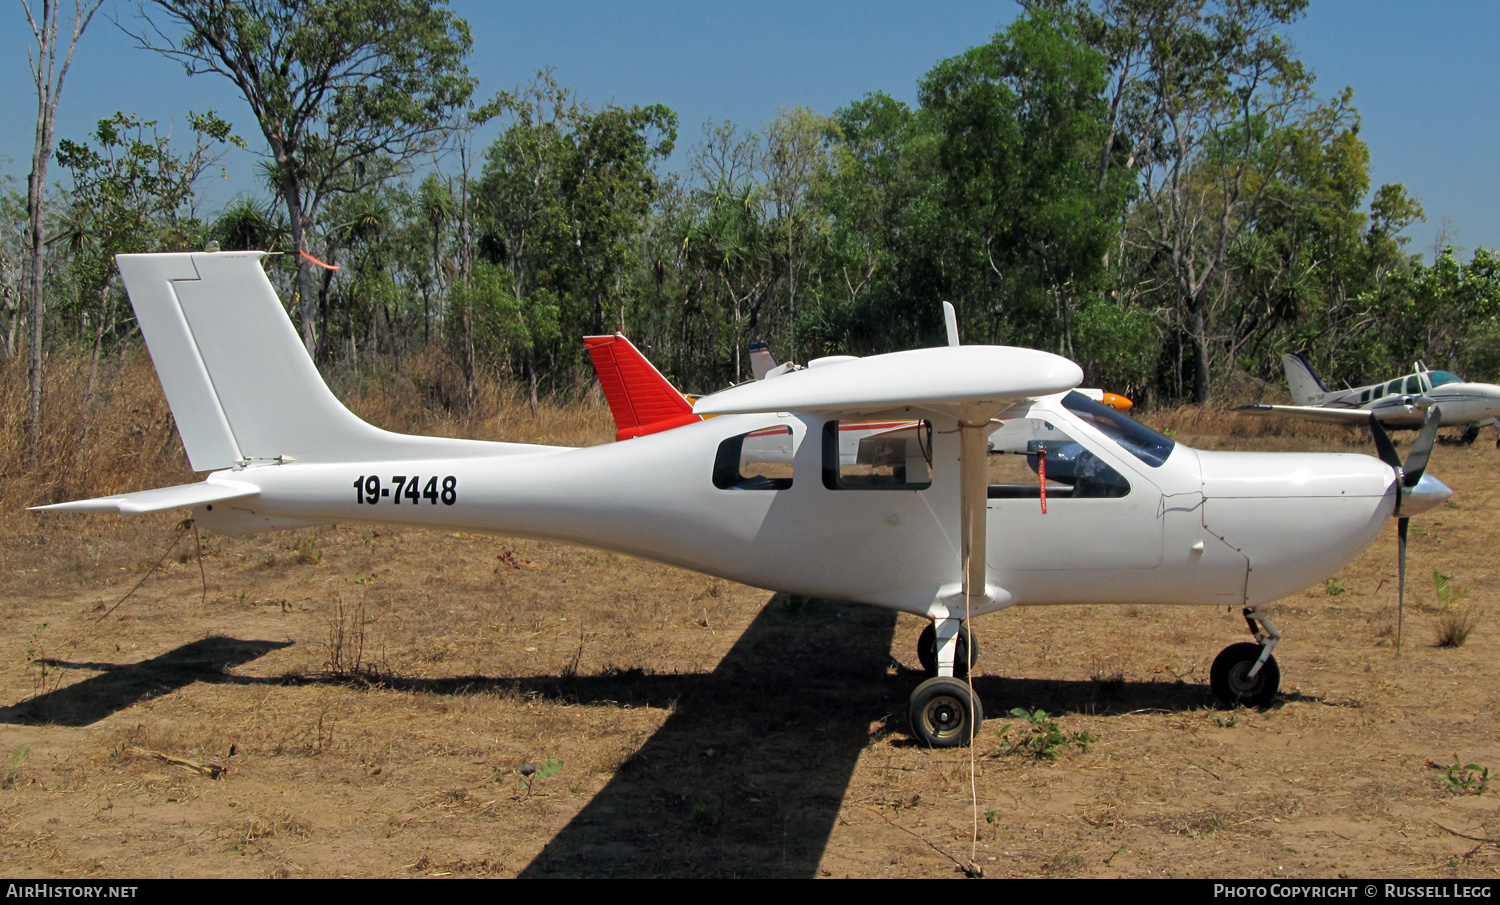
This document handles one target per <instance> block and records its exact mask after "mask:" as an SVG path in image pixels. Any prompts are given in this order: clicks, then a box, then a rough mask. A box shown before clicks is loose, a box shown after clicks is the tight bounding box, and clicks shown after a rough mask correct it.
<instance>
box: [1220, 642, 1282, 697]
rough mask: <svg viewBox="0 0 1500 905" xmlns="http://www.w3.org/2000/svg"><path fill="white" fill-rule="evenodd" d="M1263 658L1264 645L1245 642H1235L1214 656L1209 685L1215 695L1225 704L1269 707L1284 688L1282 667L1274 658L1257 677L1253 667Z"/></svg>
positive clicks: (1268, 661) (1263, 667)
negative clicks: (1261, 646) (1251, 672)
mask: <svg viewBox="0 0 1500 905" xmlns="http://www.w3.org/2000/svg"><path fill="white" fill-rule="evenodd" d="M1259 659H1260V645H1259V644H1252V643H1251V642H1249V641H1243V642H1241V643H1239V644H1231V645H1229V646H1228V647H1226V648H1224V649H1223V650H1222V651H1220V652H1219V655H1218V656H1217V657H1215V658H1214V665H1213V668H1212V669H1210V670H1209V671H1208V684H1209V687H1210V688H1212V689H1213V692H1214V697H1215V698H1217V699H1218V701H1219V704H1220V705H1221V706H1224V707H1266V706H1269V705H1270V703H1271V701H1272V699H1274V698H1275V697H1276V692H1277V691H1278V690H1279V689H1280V688H1281V667H1279V666H1277V665H1276V658H1275V657H1270V658H1267V660H1266V665H1265V666H1262V667H1261V668H1260V672H1259V673H1258V674H1257V675H1256V676H1255V678H1253V679H1252V678H1250V677H1249V673H1250V668H1251V667H1253V666H1254V665H1255V661H1256V660H1259Z"/></svg>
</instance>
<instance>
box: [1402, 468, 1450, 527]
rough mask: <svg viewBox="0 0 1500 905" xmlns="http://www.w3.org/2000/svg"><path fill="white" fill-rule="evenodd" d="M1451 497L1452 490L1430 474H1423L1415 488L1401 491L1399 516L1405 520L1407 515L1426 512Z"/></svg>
mask: <svg viewBox="0 0 1500 905" xmlns="http://www.w3.org/2000/svg"><path fill="white" fill-rule="evenodd" d="M1451 496H1453V490H1452V489H1451V488H1450V487H1449V486H1448V485H1447V484H1444V483H1443V482H1442V481H1439V480H1438V479H1437V478H1435V477H1433V476H1432V475H1430V474H1423V475H1422V479H1421V480H1420V481H1418V482H1417V486H1415V487H1413V488H1411V489H1410V490H1404V491H1402V495H1401V516H1402V517H1403V518H1405V517H1406V516H1408V515H1416V514H1417V513H1419V512H1426V511H1427V510H1429V509H1431V508H1432V507H1434V506H1436V505H1437V504H1439V503H1441V502H1443V501H1444V500H1446V499H1448V497H1451Z"/></svg>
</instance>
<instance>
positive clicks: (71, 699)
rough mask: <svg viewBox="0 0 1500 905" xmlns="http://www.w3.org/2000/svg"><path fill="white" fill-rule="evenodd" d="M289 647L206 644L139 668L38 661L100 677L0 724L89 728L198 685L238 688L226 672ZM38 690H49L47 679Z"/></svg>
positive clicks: (15, 708)
mask: <svg viewBox="0 0 1500 905" xmlns="http://www.w3.org/2000/svg"><path fill="white" fill-rule="evenodd" d="M291 643H292V642H290V641H241V640H239V639H237V638H204V639H202V640H201V641H194V642H192V643H191V644H184V645H183V646H182V647H179V648H176V649H175V650H171V651H168V652H167V653H165V654H162V655H161V656H160V657H153V658H152V659H150V660H143V661H141V662H139V663H125V664H120V663H74V662H71V661H67V660H56V659H47V660H38V661H36V663H37V665H38V667H41V666H45V667H46V668H47V669H49V670H69V669H89V670H96V671H99V672H100V673H101V674H100V675H97V676H91V677H89V678H87V679H84V680H83V681H82V682H75V683H73V684H72V685H68V686H67V687H63V688H54V689H52V690H49V691H43V692H42V693H41V694H38V695H36V696H34V697H31V698H28V699H27V700H25V701H21V702H20V703H18V704H14V705H12V706H10V707H0V723H12V724H14V723H51V724H53V725H56V726H88V725H90V724H93V723H97V722H99V721H100V720H102V719H104V718H105V717H107V716H110V715H111V714H113V713H117V712H119V711H121V710H124V709H125V708H127V707H130V706H132V705H134V704H137V703H139V702H141V701H144V700H147V699H150V698H155V697H159V696H161V695H164V694H167V693H169V692H173V691H176V690H177V689H179V688H183V687H186V686H188V685H191V684H193V683H194V682H221V683H222V682H237V681H240V680H239V678H238V677H236V676H231V675H229V673H228V670H229V669H231V668H233V667H236V666H240V665H242V664H245V663H249V662H250V661H252V660H256V659H259V658H260V657H264V656H265V655H266V654H268V653H270V652H271V651H273V650H277V649H279V648H283V647H287V646H289V645H290V644H291ZM39 684H42V685H47V684H51V683H50V680H49V679H47V678H46V676H45V674H44V673H43V674H41V676H40V677H39Z"/></svg>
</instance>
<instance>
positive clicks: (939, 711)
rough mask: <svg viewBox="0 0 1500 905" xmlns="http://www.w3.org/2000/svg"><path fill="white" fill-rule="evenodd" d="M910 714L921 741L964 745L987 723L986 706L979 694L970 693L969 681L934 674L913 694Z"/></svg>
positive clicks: (930, 744)
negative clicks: (971, 721) (985, 719)
mask: <svg viewBox="0 0 1500 905" xmlns="http://www.w3.org/2000/svg"><path fill="white" fill-rule="evenodd" d="M907 717H908V718H909V719H910V720H911V731H912V734H913V735H915V736H916V737H917V741H919V742H921V743H922V744H924V745H927V746H928V747H931V748H962V747H964V746H965V745H967V744H969V740H970V739H971V738H973V737H974V736H976V735H978V733H979V727H980V725H981V724H982V723H983V722H984V705H982V704H980V703H979V695H977V694H970V692H969V685H968V683H967V682H964V681H962V680H959V679H950V678H947V677H946V676H934V677H933V678H931V679H928V680H927V681H925V682H923V683H922V684H921V685H918V686H917V690H916V691H913V692H912V693H911V704H910V705H909V706H908V708H907ZM971 718H972V720H973V723H972V726H971V724H970V719H971Z"/></svg>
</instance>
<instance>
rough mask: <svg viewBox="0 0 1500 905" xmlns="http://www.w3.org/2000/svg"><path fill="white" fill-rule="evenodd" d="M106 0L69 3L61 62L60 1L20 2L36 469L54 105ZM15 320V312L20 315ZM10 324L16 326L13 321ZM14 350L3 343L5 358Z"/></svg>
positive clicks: (31, 435) (31, 442)
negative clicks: (30, 90)
mask: <svg viewBox="0 0 1500 905" xmlns="http://www.w3.org/2000/svg"><path fill="white" fill-rule="evenodd" d="M103 2H104V0H73V15H72V24H71V29H70V30H71V34H70V35H69V38H68V47H67V50H66V51H64V52H63V56H62V60H61V61H59V60H58V58H57V54H58V50H59V48H60V44H59V39H60V38H61V34H60V33H59V32H58V10H59V8H60V7H61V6H62V5H63V3H62V0H41V7H40V8H39V9H34V8H33V4H32V3H31V2H29V0H21V9H23V10H24V11H25V13H26V24H27V25H29V26H31V34H32V37H33V38H34V39H35V41H36V52H35V55H34V56H33V54H32V49H31V48H30V47H27V49H26V60H27V62H29V63H30V64H31V78H32V82H33V83H34V84H35V85H36V139H35V141H34V142H33V143H32V147H31V174H30V175H29V176H28V177H27V179H26V222H27V231H28V236H29V239H30V245H31V261H30V264H31V274H30V277H31V279H30V283H29V285H28V290H29V294H30V296H31V362H30V364H31V367H30V369H29V374H30V382H31V395H30V403H29V409H28V412H27V420H28V424H29V429H28V433H27V436H28V449H29V451H28V453H27V455H28V457H29V458H30V461H31V464H32V465H35V464H36V453H37V445H38V444H39V443H40V442H41V437H42V327H43V323H44V321H45V317H44V315H45V314H46V303H45V300H44V299H43V297H42V268H43V265H42V253H43V245H44V242H45V239H44V237H43V235H42V231H43V227H44V225H45V221H46V203H47V163H48V161H50V160H51V159H52V140H53V133H54V128H55V124H56V121H57V102H58V101H59V100H60V99H61V97H62V89H63V80H64V79H65V78H67V75H68V67H69V66H70V65H71V64H72V62H73V51H75V50H76V49H77V48H78V41H79V39H80V38H82V37H83V33H84V31H85V30H86V29H87V28H88V27H89V23H90V22H92V21H93V19H94V13H96V12H98V11H99V7H100V6H101V5H102V4H103ZM18 316H19V313H18ZM13 323H14V322H13ZM13 348H14V346H13V345H11V344H10V343H7V344H6V354H7V355H10V354H11V350H12V349H13Z"/></svg>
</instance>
